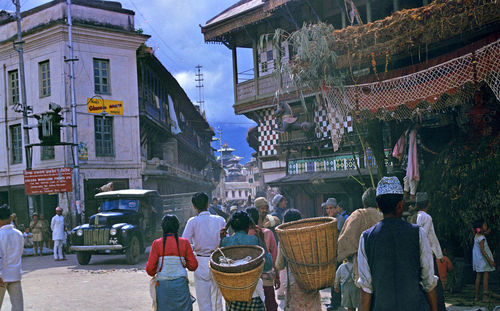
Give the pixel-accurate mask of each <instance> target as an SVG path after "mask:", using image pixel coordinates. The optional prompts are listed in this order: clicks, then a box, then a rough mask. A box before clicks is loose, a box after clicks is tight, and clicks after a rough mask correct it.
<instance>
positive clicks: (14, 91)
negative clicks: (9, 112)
mask: <svg viewBox="0 0 500 311" xmlns="http://www.w3.org/2000/svg"><path fill="white" fill-rule="evenodd" d="M7 75H8V77H9V105H15V104H18V103H19V100H20V97H19V70H17V69H15V70H11V71H9V72H8V73H7Z"/></svg>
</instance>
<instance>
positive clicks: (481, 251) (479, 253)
mask: <svg viewBox="0 0 500 311" xmlns="http://www.w3.org/2000/svg"><path fill="white" fill-rule="evenodd" d="M474 233H475V236H474V248H473V249H472V268H473V269H474V271H476V273H477V274H476V296H475V300H476V301H479V286H480V284H481V277H482V278H483V301H484V302H486V301H487V300H488V295H489V292H488V278H489V272H491V271H495V262H494V261H493V255H492V253H491V250H490V248H489V246H488V242H487V241H486V237H485V234H488V233H490V230H489V228H488V225H487V224H486V222H485V221H484V220H479V221H476V222H475V223H474Z"/></svg>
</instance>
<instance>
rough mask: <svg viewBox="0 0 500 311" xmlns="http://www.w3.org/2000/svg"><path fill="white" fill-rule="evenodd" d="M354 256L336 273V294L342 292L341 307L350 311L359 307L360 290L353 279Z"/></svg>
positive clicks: (348, 258)
mask: <svg viewBox="0 0 500 311" xmlns="http://www.w3.org/2000/svg"><path fill="white" fill-rule="evenodd" d="M352 260H353V255H350V256H348V257H347V260H346V261H345V262H344V263H343V264H341V265H340V266H339V268H338V269H337V272H336V273H335V284H334V288H335V292H336V293H339V292H340V291H341V290H342V301H341V305H342V307H344V308H347V310H348V311H355V310H356V308H357V307H358V305H359V290H358V288H357V287H356V285H354V277H353V264H352Z"/></svg>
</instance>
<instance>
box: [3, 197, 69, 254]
mask: <svg viewBox="0 0 500 311" xmlns="http://www.w3.org/2000/svg"><path fill="white" fill-rule="evenodd" d="M55 212H56V214H55V215H54V216H53V217H52V219H51V221H50V223H49V221H48V220H46V219H45V215H44V214H40V215H39V214H38V213H37V212H34V213H33V215H32V218H31V221H30V223H29V225H28V226H24V225H22V224H19V223H18V221H17V215H16V214H15V213H13V214H12V216H11V222H10V224H11V225H12V226H13V227H14V228H15V229H18V230H20V231H21V232H22V234H23V243H24V244H23V248H24V251H23V255H34V256H42V255H44V253H45V254H50V253H53V254H54V260H55V261H60V260H66V254H65V251H64V247H65V246H66V244H67V243H66V239H67V236H68V234H67V232H66V230H67V226H66V223H65V218H64V216H63V215H62V213H63V209H62V208H61V207H59V206H57V207H56V209H55Z"/></svg>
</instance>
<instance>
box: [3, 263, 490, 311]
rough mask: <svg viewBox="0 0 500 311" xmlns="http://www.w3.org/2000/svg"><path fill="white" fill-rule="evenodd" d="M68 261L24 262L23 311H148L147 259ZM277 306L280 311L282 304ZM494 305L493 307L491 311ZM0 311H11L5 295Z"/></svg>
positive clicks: (466, 301) (467, 297)
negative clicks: (131, 261) (134, 262)
mask: <svg viewBox="0 0 500 311" xmlns="http://www.w3.org/2000/svg"><path fill="white" fill-rule="evenodd" d="M67 258H68V260H66V261H60V262H54V260H53V259H52V256H43V257H24V258H23V271H24V274H23V292H24V303H25V310H35V311H49V310H50V311H59V310H61V311H68V310H76V311H86V310H101V309H102V306H106V310H110V311H114V310H116V311H122V310H134V311H142V310H144V311H146V310H147V311H149V310H151V308H150V304H151V298H150V296H149V282H148V281H149V276H148V275H147V274H146V272H145V271H144V268H145V266H146V259H147V257H146V255H144V257H143V259H142V260H141V262H140V263H139V264H137V265H134V266H130V265H127V264H126V261H125V257H124V256H94V257H92V260H91V261H90V264H89V265H88V266H80V265H78V263H77V261H76V256H75V255H68V256H67ZM189 278H190V287H191V294H192V295H195V290H194V286H193V275H192V273H190V274H189ZM472 295H473V294H472V286H468V287H467V290H465V291H464V292H462V293H459V294H455V295H450V294H447V300H448V299H450V300H451V301H453V302H452V304H453V305H455V304H456V305H463V306H464V305H465V306H467V305H468V306H469V307H465V310H471V309H474V308H472V306H473V304H471V303H472V297H473V296H472ZM450 296H452V297H450ZM321 297H322V303H323V306H324V304H325V303H327V302H328V300H329V297H330V293H329V290H323V291H321ZM451 301H450V302H451ZM280 302H281V306H280V307H283V306H284V302H283V301H280ZM496 305H497V304H496V303H495V302H494V301H492V302H491V303H490V304H489V305H488V307H489V310H493V309H494V307H495V306H496ZM447 306H450V304H447ZM483 306H484V305H483ZM193 307H194V308H193V310H194V311H197V310H198V308H197V304H196V303H195V304H194V305H193ZM0 310H2V311H4V310H5V311H10V310H11V307H10V301H9V298H8V295H6V297H5V299H4V303H3V305H2V308H1V309H0ZM280 310H283V309H282V308H280ZM323 310H326V308H324V307H323ZM339 310H341V309H339ZM450 310H459V309H456V308H455V309H454V308H450ZM460 310H462V309H460ZM474 310H475V309H474Z"/></svg>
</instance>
